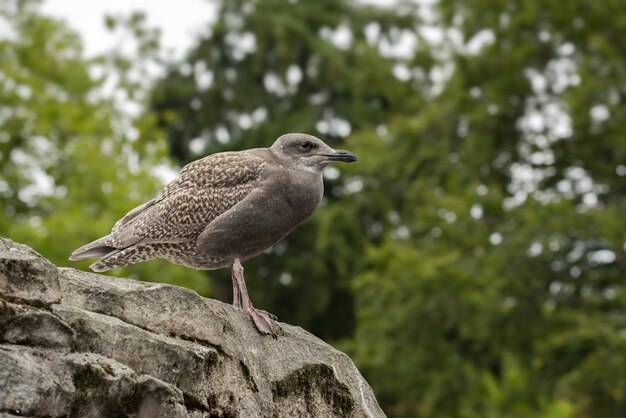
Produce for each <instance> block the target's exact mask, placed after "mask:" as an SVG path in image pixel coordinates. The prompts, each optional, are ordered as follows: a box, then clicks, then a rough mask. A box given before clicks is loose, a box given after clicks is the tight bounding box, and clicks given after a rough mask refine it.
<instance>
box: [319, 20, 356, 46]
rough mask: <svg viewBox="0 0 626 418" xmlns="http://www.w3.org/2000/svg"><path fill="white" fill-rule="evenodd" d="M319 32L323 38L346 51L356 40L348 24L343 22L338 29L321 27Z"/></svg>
mask: <svg viewBox="0 0 626 418" xmlns="http://www.w3.org/2000/svg"><path fill="white" fill-rule="evenodd" d="M319 34H320V37H322V39H326V40H327V41H330V42H331V43H332V44H333V45H335V46H336V47H337V48H339V49H341V50H344V51H345V50H347V49H349V48H350V47H351V46H352V43H353V42H354V35H353V34H352V32H351V31H350V28H349V27H348V26H347V25H346V24H341V25H339V26H337V28H336V29H331V28H329V27H323V28H322V29H320V33H319Z"/></svg>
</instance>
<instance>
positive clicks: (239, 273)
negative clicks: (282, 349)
mask: <svg viewBox="0 0 626 418" xmlns="http://www.w3.org/2000/svg"><path fill="white" fill-rule="evenodd" d="M233 280H235V281H236V282H237V286H238V287H239V293H240V294H241V301H242V304H243V310H244V311H246V312H247V313H248V315H250V316H251V317H252V321H253V322H254V325H255V326H256V328H257V329H258V330H259V332H260V333H261V334H265V335H271V336H272V337H274V338H276V334H275V333H274V330H273V329H272V317H273V315H270V314H269V313H267V312H265V311H262V310H260V309H255V308H254V306H252V302H251V301H250V297H249V296H248V289H246V282H245V280H244V278H243V266H242V265H241V260H239V258H235V260H234V261H233ZM274 318H276V317H274Z"/></svg>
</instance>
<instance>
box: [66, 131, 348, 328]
mask: <svg viewBox="0 0 626 418" xmlns="http://www.w3.org/2000/svg"><path fill="white" fill-rule="evenodd" d="M354 160H356V157H355V156H354V154H352V153H350V152H347V151H335V150H333V149H332V148H330V147H328V146H327V145H326V144H324V143H323V142H322V141H321V140H319V139H318V138H315V137H313V136H310V135H306V134H286V135H283V136H282V137H280V138H278V139H277V140H276V142H275V143H274V145H272V147H270V148H256V149H251V150H245V151H240V152H224V153H219V154H214V155H210V156H207V157H204V158H202V159H199V160H197V161H194V162H191V163H189V164H187V165H186V166H185V167H184V168H183V169H182V170H181V173H180V176H179V177H178V178H176V179H175V180H174V181H172V182H171V183H169V184H168V185H167V186H166V187H165V188H164V189H163V191H161V193H159V195H158V196H157V197H156V198H155V199H153V200H151V201H149V202H146V203H144V204H143V205H141V206H138V207H137V208H135V209H133V210H131V211H130V212H128V213H127V214H126V215H125V216H124V217H123V218H122V219H120V220H119V221H117V222H116V223H115V225H114V226H113V229H112V231H111V233H110V234H109V235H107V236H105V237H102V238H100V239H98V240H96V241H94V242H91V243H89V244H87V245H85V246H83V247H81V248H79V249H77V250H76V251H74V252H73V253H72V255H71V256H70V259H71V260H81V259H84V258H92V257H100V260H99V261H97V262H96V263H94V264H92V265H91V266H90V267H91V269H92V270H94V271H98V272H100V271H106V270H110V269H112V268H116V267H122V266H125V265H128V264H135V263H139V262H142V261H146V260H151V259H154V258H164V259H166V260H169V261H170V262H172V263H176V264H183V265H185V266H188V267H191V268H196V269H207V270H209V269H216V268H222V267H227V266H233V283H234V285H235V284H236V285H238V287H241V283H243V269H242V268H240V264H239V261H240V260H247V259H249V258H251V257H254V256H256V255H258V254H260V253H261V252H263V251H264V250H266V249H267V248H269V247H271V246H272V245H274V244H275V243H277V242H278V241H280V240H281V239H282V238H284V237H285V235H287V234H288V233H289V232H290V231H291V230H292V229H294V228H295V227H297V226H298V225H300V224H301V223H302V222H304V221H305V220H306V219H307V218H308V217H309V216H310V215H311V214H313V212H314V211H315V209H316V208H317V206H318V205H319V203H320V201H321V198H322V194H323V183H322V175H321V173H322V169H323V167H324V166H326V164H328V163H330V162H332V161H346V162H350V161H354ZM235 276H237V277H235ZM239 276H240V277H239ZM240 282H241V283H240ZM234 290H235V294H236V296H237V295H238V293H239V290H240V289H235V288H234ZM237 297H238V296H237ZM242 298H243V299H244V308H246V303H248V304H249V300H247V301H246V299H247V293H246V292H245V284H243V290H242ZM235 305H237V303H235ZM246 310H248V311H249V313H250V314H251V315H252V317H253V319H254V321H255V324H256V325H257V328H259V330H260V331H261V332H263V333H266V334H272V335H274V334H273V331H271V326H269V325H267V326H266V325H265V324H264V323H261V324H260V323H259V321H261V322H263V321H264V320H265V316H267V313H264V312H263V311H258V310H255V309H254V308H252V305H251V304H250V305H249V307H248V308H246ZM251 310H252V311H251ZM255 315H256V317H255ZM259 317H261V319H259ZM267 321H268V324H269V320H267Z"/></svg>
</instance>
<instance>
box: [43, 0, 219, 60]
mask: <svg viewBox="0 0 626 418" xmlns="http://www.w3.org/2000/svg"><path fill="white" fill-rule="evenodd" d="M42 11H43V12H44V13H45V14H50V15H52V16H55V17H59V18H62V19H64V20H66V21H67V22H68V23H69V25H70V26H71V27H72V28H73V29H75V30H76V31H78V33H79V34H80V35H81V37H82V39H83V42H84V45H85V53H86V55H87V56H88V57H91V56H94V55H97V54H100V53H103V52H105V51H107V50H109V49H111V48H112V47H114V46H115V36H113V35H112V34H111V33H110V32H109V31H108V30H107V29H106V28H105V26H104V16H105V15H106V14H111V15H119V14H125V15H128V14H129V13H132V12H134V11H144V12H145V13H146V15H147V23H148V25H149V26H151V27H153V26H154V27H157V28H159V29H160V30H161V40H162V45H163V46H164V47H165V49H166V50H169V51H170V52H171V54H172V56H173V57H178V58H180V57H182V54H183V53H185V52H186V51H187V50H188V49H189V48H190V47H191V45H192V44H193V43H194V42H195V41H196V39H197V35H198V34H200V33H203V32H204V31H205V30H206V28H207V27H208V24H209V22H211V21H213V20H214V19H215V17H216V14H217V3H216V2H210V1H206V0H185V2H184V7H182V5H181V4H180V3H179V2H173V1H168V0H107V1H76V0H47V1H45V2H44V3H43V5H42Z"/></svg>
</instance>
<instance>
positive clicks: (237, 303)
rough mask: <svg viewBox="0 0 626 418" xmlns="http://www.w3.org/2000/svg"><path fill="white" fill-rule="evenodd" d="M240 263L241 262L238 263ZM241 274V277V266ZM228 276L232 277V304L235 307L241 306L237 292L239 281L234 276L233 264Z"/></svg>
mask: <svg viewBox="0 0 626 418" xmlns="http://www.w3.org/2000/svg"><path fill="white" fill-rule="evenodd" d="M240 265H241V264H240ZM241 269H242V271H241V275H242V277H243V267H242V268H241ZM230 276H231V278H232V279H233V306H234V307H235V308H241V296H240V294H239V282H238V280H237V277H236V276H235V265H234V264H233V268H232V270H231V272H230Z"/></svg>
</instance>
